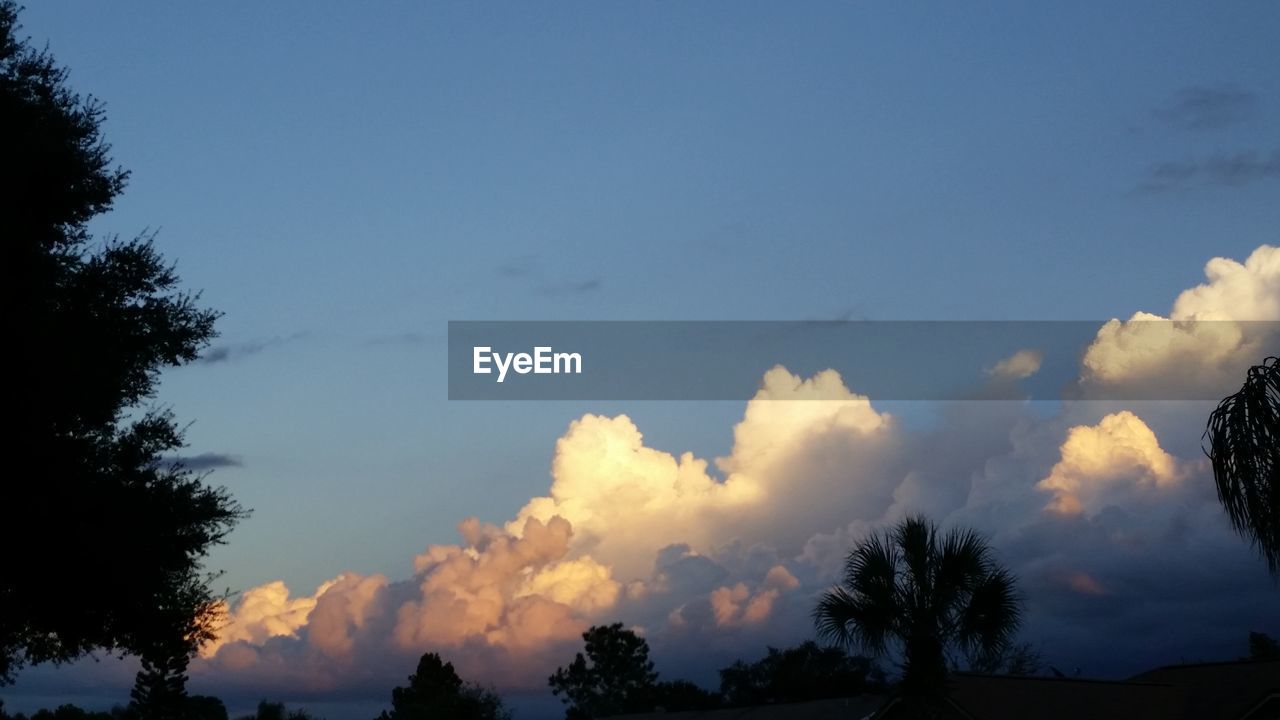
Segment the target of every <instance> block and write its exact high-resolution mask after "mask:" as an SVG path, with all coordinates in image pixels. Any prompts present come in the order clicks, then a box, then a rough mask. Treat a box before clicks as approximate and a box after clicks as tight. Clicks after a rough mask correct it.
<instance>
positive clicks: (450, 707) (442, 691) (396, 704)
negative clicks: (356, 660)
mask: <svg viewBox="0 0 1280 720" xmlns="http://www.w3.org/2000/svg"><path fill="white" fill-rule="evenodd" d="M510 717H511V714H510V713H509V712H507V710H506V708H504V707H503V704H502V698H500V697H498V696H497V695H496V694H494V693H493V692H491V691H489V690H486V689H484V688H482V687H480V686H478V685H475V684H472V683H465V682H463V681H462V678H460V677H458V673H457V672H456V671H454V669H453V663H448V662H445V661H444V660H443V659H441V657H440V656H439V655H437V654H435V653H427V654H425V655H423V656H422V658H421V659H419V660H418V669H417V671H416V672H414V674H412V675H410V676H409V684H408V685H407V686H405V687H397V688H395V689H394V690H392V691H391V712H389V713H388V712H386V711H383V712H382V714H381V715H379V716H378V720H506V719H508V718H510Z"/></svg>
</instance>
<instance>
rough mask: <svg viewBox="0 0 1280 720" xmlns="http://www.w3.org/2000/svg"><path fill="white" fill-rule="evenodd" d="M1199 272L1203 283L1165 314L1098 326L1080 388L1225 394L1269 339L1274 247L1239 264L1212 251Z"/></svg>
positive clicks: (1274, 303) (1277, 260)
mask: <svg viewBox="0 0 1280 720" xmlns="http://www.w3.org/2000/svg"><path fill="white" fill-rule="evenodd" d="M1204 272H1205V276H1206V278H1207V279H1208V282H1206V283H1203V284H1201V285H1197V286H1196V287H1194V288H1190V289H1188V290H1186V291H1184V292H1182V293H1181V294H1180V295H1178V297H1177V299H1176V300H1175V301H1174V303H1173V307H1172V309H1171V311H1170V313H1169V317H1167V318H1165V317H1161V316H1159V315H1154V314H1151V313H1146V312H1138V313H1135V314H1134V315H1133V316H1132V317H1131V318H1130V319H1129V320H1127V321H1120V320H1115V319H1113V320H1111V321H1109V322H1107V323H1106V324H1105V325H1104V326H1103V327H1102V328H1101V329H1100V330H1099V331H1098V334H1097V336H1096V337H1095V338H1094V340H1093V342H1092V343H1091V344H1090V346H1089V348H1088V349H1087V350H1086V352H1085V355H1084V360H1083V366H1084V367H1083V372H1082V385H1083V387H1084V388H1085V390H1086V395H1087V394H1088V391H1089V390H1090V389H1104V388H1112V389H1114V388H1116V387H1117V386H1125V387H1129V388H1133V389H1139V390H1142V391H1143V392H1145V393H1146V394H1148V396H1150V397H1155V398H1160V397H1175V396H1176V397H1187V396H1189V393H1188V392H1187V391H1186V389H1187V388H1204V389H1205V394H1206V395H1207V396H1214V395H1218V396H1221V395H1225V394H1226V393H1227V392H1230V391H1231V389H1233V388H1234V387H1235V386H1236V385H1238V384H1239V383H1240V382H1241V379H1242V378H1243V377H1244V371H1245V369H1246V368H1247V367H1249V366H1250V365H1252V364H1254V363H1256V362H1258V361H1259V360H1261V359H1262V358H1263V357H1264V356H1265V355H1266V354H1267V352H1268V349H1269V348H1274V347H1275V346H1276V343H1277V341H1280V336H1278V335H1277V324H1276V321H1280V248H1277V247H1273V246H1270V245H1262V246H1260V247H1258V248H1257V249H1256V250H1254V251H1253V253H1251V254H1250V255H1249V257H1248V258H1247V259H1246V260H1245V261H1244V262H1243V263H1241V262H1237V261H1235V260H1232V259H1229V258H1221V257H1219V258H1214V259H1212V260H1210V261H1209V262H1208V263H1207V264H1206V265H1205V269H1204ZM1172 388H1177V389H1178V391H1177V392H1178V394H1176V395H1174V394H1171V390H1170V389H1172Z"/></svg>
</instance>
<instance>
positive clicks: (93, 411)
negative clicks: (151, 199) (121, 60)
mask: <svg viewBox="0 0 1280 720" xmlns="http://www.w3.org/2000/svg"><path fill="white" fill-rule="evenodd" d="M17 16H18V7H17V6H16V5H15V4H14V3H13V2H12V1H11V0H0V117H3V118H4V124H3V129H0V144H2V147H0V154H2V156H3V157H4V162H3V163H0V173H3V175H4V182H3V185H2V186H0V188H3V189H2V190H0V238H3V240H4V251H5V259H4V263H5V266H6V270H7V274H6V282H5V283H4V290H5V293H6V297H5V300H6V313H5V319H4V336H5V342H6V347H7V349H8V352H7V353H6V360H7V363H6V365H7V367H9V368H10V370H9V371H8V372H9V377H8V379H9V382H8V386H7V390H8V392H7V393H6V400H8V408H7V409H8V411H9V413H10V418H11V421H12V422H10V423H9V425H8V430H7V432H6V433H5V434H4V440H3V442H4V453H5V455H6V457H7V458H8V459H9V462H10V468H11V471H10V472H9V473H6V477H5V479H4V480H3V481H0V508H4V512H5V518H4V521H3V522H0V552H3V553H4V554H5V563H4V572H3V573H0V683H4V682H7V681H11V680H12V679H13V676H14V672H15V671H16V670H17V668H18V667H20V666H21V665H22V664H23V663H24V662H32V663H40V662H46V661H53V662H63V661H68V660H71V659H74V658H76V657H79V656H81V655H83V654H85V653H87V652H89V651H90V650H93V649H95V648H105V649H109V650H122V651H127V652H133V653H138V654H142V653H145V652H146V651H148V650H150V649H152V648H153V647H154V646H155V645H156V643H158V642H163V640H162V639H163V638H169V637H173V636H174V634H175V633H178V634H182V633H183V632H185V629H186V628H187V625H188V623H187V621H188V620H190V619H191V618H193V617H195V615H196V614H198V613H205V612H208V610H209V609H210V608H211V607H212V605H211V604H210V602H209V601H210V600H211V599H212V595H211V592H210V590H209V588H208V583H209V577H208V576H207V575H204V574H203V572H202V570H201V569H200V562H201V560H202V559H203V558H204V557H205V556H206V554H207V553H208V551H209V550H210V548H211V547H212V546H213V545H215V544H217V543H219V542H221V540H222V539H223V537H224V536H225V535H226V533H227V532H228V531H229V530H230V528H231V527H232V525H233V524H234V523H235V522H236V520H237V519H239V518H240V517H242V515H243V512H242V510H241V509H240V508H239V506H237V505H236V504H235V502H234V501H232V500H231V498H230V497H229V496H228V495H227V494H226V492H225V491H224V490H222V489H220V488H213V487H210V486H208V485H206V484H204V482H203V481H202V478H201V477H198V476H196V475H194V474H193V473H191V472H189V471H187V470H185V469H183V468H182V467H180V466H175V465H174V464H172V463H169V462H165V461H164V460H163V458H165V457H167V456H169V455H170V454H171V453H172V451H174V450H175V449H177V448H180V447H182V445H183V442H182V432H181V430H180V428H179V427H178V425H177V424H176V423H175V421H174V419H173V417H172V416H171V414H170V413H168V412H167V411H165V410H163V409H158V408H155V407H149V406H148V403H149V401H150V400H151V398H153V397H154V393H155V388H156V383H157V381H158V378H159V373H160V371H161V370H162V369H164V368H166V367H172V366H176V365H181V364H183V363H186V362H189V361H192V360H194V359H195V358H196V357H197V356H198V354H199V352H200V350H201V349H202V348H203V347H204V346H205V345H206V344H207V343H208V341H209V340H210V339H211V338H212V337H213V336H214V331H213V323H214V320H215V318H216V313H213V312H211V311H208V310H204V309H201V308H199V307H197V305H196V297H195V296H193V295H192V294H190V293H186V292H183V291H181V290H180V289H179V285H178V282H179V281H178V277H177V275H176V273H175V272H174V269H173V267H172V265H170V264H168V263H166V262H165V261H164V260H163V259H162V258H161V256H160V255H159V254H158V253H157V252H156V250H155V249H154V247H153V246H152V242H151V241H152V236H151V235H148V234H143V235H142V236H140V237H137V238H134V239H133V240H127V241H121V240H119V239H115V238H112V239H107V240H105V241H95V240H94V239H93V238H92V237H91V236H90V235H89V233H88V231H87V229H86V224H87V223H88V222H89V220H90V219H92V218H94V217H95V216H97V215H99V214H101V213H103V212H105V211H107V210H108V209H109V208H110V207H111V204H112V202H113V200H114V199H115V197H116V196H117V195H118V194H119V193H120V192H121V191H122V190H123V188H124V185H125V181H126V179H127V178H128V174H127V173H126V172H125V171H123V170H121V169H119V168H115V167H112V161H111V158H110V156H109V146H108V145H107V144H106V143H105V142H104V141H103V139H102V136H101V132H100V125H101V122H102V118H103V114H102V106H101V105H100V104H99V103H98V102H96V101H95V100H93V99H92V98H81V97H80V96H79V95H77V94H75V93H74V92H72V91H71V90H70V89H69V88H68V86H67V71H66V70H65V69H63V68H60V67H58V66H57V65H56V64H55V63H54V60H53V58H52V56H51V55H50V54H49V53H48V52H47V51H42V50H36V49H33V48H31V47H29V45H28V43H27V42H26V41H25V40H24V39H22V38H21V37H19V35H18V32H19V29H20V28H19V25H18V23H17Z"/></svg>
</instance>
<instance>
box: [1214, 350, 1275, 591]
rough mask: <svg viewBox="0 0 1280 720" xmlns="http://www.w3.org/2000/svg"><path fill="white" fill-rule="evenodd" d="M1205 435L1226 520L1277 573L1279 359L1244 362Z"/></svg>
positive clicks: (1216, 410)
mask: <svg viewBox="0 0 1280 720" xmlns="http://www.w3.org/2000/svg"><path fill="white" fill-rule="evenodd" d="M1204 437H1205V438H1206V439H1207V440H1208V441H1209V447H1208V448H1207V449H1206V450H1205V453H1206V454H1207V455H1208V456H1209V460H1210V462H1211V463H1212V465H1213V479H1214V483H1215V484H1216V485H1217V486H1218V500H1219V501H1220V502H1221V503H1222V506H1223V507H1224V508H1225V509H1226V511H1227V516H1228V517H1230V518H1231V525H1232V526H1233V527H1235V529H1236V531H1237V532H1239V533H1240V534H1241V535H1243V536H1244V537H1246V538H1248V539H1249V541H1250V542H1251V543H1252V544H1253V545H1254V547H1256V548H1257V549H1258V551H1259V552H1260V553H1261V555H1262V557H1263V558H1264V559H1265V560H1266V562H1267V570H1268V571H1269V572H1270V573H1271V574H1272V575H1273V576H1276V577H1280V359H1277V358H1274V357H1269V358H1267V359H1265V360H1263V361H1262V364H1261V365H1255V366H1253V367H1251V368H1249V373H1248V375H1247V376H1246V378H1245V382H1244V386H1243V387H1241V388H1240V391H1239V392H1237V393H1236V394H1234V395H1231V396H1229V397H1227V398H1224V399H1223V401H1222V402H1221V403H1219V404H1218V407H1217V408H1216V409H1215V410H1214V411H1213V413H1212V414H1211V415H1209V423H1208V426H1207V427H1206V428H1205V432H1204Z"/></svg>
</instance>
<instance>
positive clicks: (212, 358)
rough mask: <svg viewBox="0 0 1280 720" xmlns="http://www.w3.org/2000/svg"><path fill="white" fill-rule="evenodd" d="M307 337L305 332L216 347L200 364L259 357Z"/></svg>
mask: <svg viewBox="0 0 1280 720" xmlns="http://www.w3.org/2000/svg"><path fill="white" fill-rule="evenodd" d="M306 336H307V333H305V332H296V333H293V334H292V335H276V336H274V337H269V338H259V339H255V340H246V341H244V342H238V343H226V344H222V345H215V346H214V347H211V348H209V349H208V350H206V351H205V353H204V354H203V355H201V356H200V359H199V361H198V362H200V363H203V364H205V365H216V364H218V363H224V362H231V361H233V360H241V359H243V358H246V357H249V356H252V355H257V354H258V353H260V352H262V351H264V350H266V349H268V348H273V347H278V346H280V345H286V344H289V343H292V342H296V341H298V340H301V339H302V338H304V337H306Z"/></svg>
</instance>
